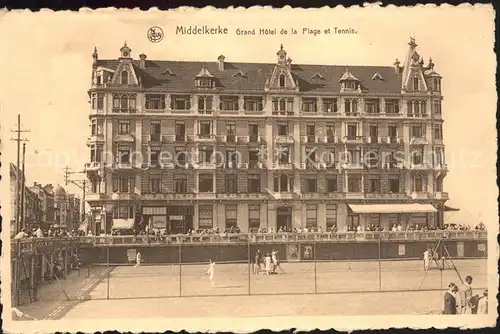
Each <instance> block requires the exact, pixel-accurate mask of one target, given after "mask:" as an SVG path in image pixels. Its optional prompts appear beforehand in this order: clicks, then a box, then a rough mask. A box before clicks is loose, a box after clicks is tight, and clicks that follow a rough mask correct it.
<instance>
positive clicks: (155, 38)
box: [148, 26, 164, 43]
mask: <svg viewBox="0 0 500 334" xmlns="http://www.w3.org/2000/svg"><path fill="white" fill-rule="evenodd" d="M163 36H164V34H163V30H162V29H161V28H160V27H157V26H154V27H151V28H149V30H148V39H149V41H150V42H151V43H159V42H161V40H162V39H163Z"/></svg>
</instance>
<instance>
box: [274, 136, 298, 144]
mask: <svg viewBox="0 0 500 334" xmlns="http://www.w3.org/2000/svg"><path fill="white" fill-rule="evenodd" d="M294 142H295V140H294V139H293V137H292V136H290V135H277V136H276V139H275V143H276V144H280V145H287V144H293V143H294Z"/></svg>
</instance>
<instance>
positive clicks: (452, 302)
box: [443, 283, 458, 314]
mask: <svg viewBox="0 0 500 334" xmlns="http://www.w3.org/2000/svg"><path fill="white" fill-rule="evenodd" d="M457 291H458V287H457V286H456V284H455V283H450V284H449V285H448V291H446V293H445V294H444V309H443V314H457V300H456V294H457Z"/></svg>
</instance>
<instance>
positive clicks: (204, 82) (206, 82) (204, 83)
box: [197, 78, 213, 88]
mask: <svg viewBox="0 0 500 334" xmlns="http://www.w3.org/2000/svg"><path fill="white" fill-rule="evenodd" d="M197 86H198V87H202V88H208V87H212V86H213V84H212V79H211V78H199V79H198V80H197Z"/></svg>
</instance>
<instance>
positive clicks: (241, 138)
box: [236, 136, 248, 145]
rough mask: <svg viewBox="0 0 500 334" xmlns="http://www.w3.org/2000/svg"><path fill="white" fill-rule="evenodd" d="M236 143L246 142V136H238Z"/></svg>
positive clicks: (243, 143)
mask: <svg viewBox="0 0 500 334" xmlns="http://www.w3.org/2000/svg"><path fill="white" fill-rule="evenodd" d="M236 139H237V141H238V144H241V145H245V144H248V136H238V137H237V138H236Z"/></svg>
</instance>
